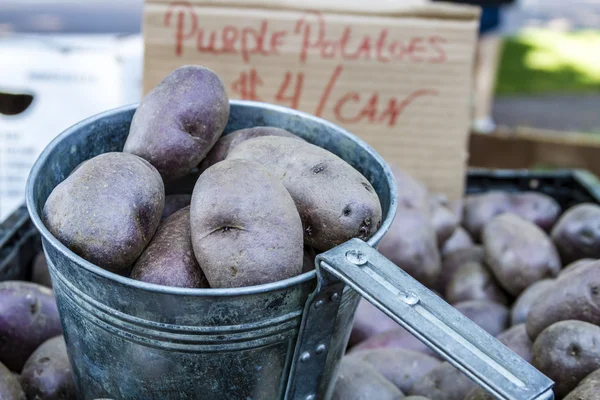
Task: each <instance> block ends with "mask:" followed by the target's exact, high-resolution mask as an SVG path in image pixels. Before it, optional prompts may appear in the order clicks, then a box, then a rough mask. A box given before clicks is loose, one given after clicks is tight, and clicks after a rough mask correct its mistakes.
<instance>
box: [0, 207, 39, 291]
mask: <svg viewBox="0 0 600 400" xmlns="http://www.w3.org/2000/svg"><path fill="white" fill-rule="evenodd" d="M41 250H42V242H41V239H40V234H39V233H38V231H37V229H36V228H35V226H33V223H32V222H31V219H29V213H28V212H27V208H25V206H22V207H19V208H18V209H17V210H16V211H15V212H14V213H12V214H11V215H10V216H9V217H8V218H7V219H6V220H5V221H4V222H2V224H0V281H8V280H29V278H30V275H31V264H32V262H33V259H34V258H35V256H36V254H38V252H40V251H41Z"/></svg>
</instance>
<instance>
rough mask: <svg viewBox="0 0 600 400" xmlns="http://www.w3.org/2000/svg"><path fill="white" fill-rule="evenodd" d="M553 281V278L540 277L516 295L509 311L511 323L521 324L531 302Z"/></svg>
mask: <svg viewBox="0 0 600 400" xmlns="http://www.w3.org/2000/svg"><path fill="white" fill-rule="evenodd" d="M553 283H554V280H553V279H542V280H541V281H537V282H536V283H534V284H533V285H531V286H529V287H528V288H527V289H525V290H524V291H523V293H521V294H520V295H519V297H517V299H516V300H515V302H514V303H513V305H512V309H511V311H510V323H511V325H518V324H523V323H525V321H527V315H528V314H529V310H530V309H531V306H532V305H533V303H534V302H535V301H536V300H537V299H538V298H540V297H542V294H543V293H544V292H545V291H546V289H548V288H549V287H550V286H552V284H553Z"/></svg>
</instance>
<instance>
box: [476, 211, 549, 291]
mask: <svg viewBox="0 0 600 400" xmlns="http://www.w3.org/2000/svg"><path fill="white" fill-rule="evenodd" d="M483 245H484V248H485V254H486V261H487V264H488V265H489V267H490V269H491V270H492V272H493V273H494V276H495V277H496V279H497V281H498V283H499V284H500V285H501V286H502V287H503V288H504V289H505V290H506V291H507V292H508V293H510V294H511V295H513V296H518V295H520V294H521V293H522V292H523V291H524V290H525V289H527V288H528V287H529V286H531V285H532V284H534V283H535V282H537V281H539V280H541V279H544V278H554V277H556V276H557V275H558V273H559V272H560V269H561V263H560V258H559V256H558V253H557V252H556V248H555V247H554V245H553V244H552V241H551V240H550V238H549V237H548V236H547V235H546V233H545V232H544V231H542V230H541V229H540V228H539V227H538V226H536V225H534V224H533V223H531V222H528V221H526V220H524V219H522V218H521V217H518V216H516V215H513V214H503V215H500V216H498V217H496V218H494V219H493V220H492V221H490V222H489V223H488V224H487V225H486V226H485V228H484V230H483Z"/></svg>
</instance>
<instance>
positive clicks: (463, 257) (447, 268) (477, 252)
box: [435, 246, 485, 295]
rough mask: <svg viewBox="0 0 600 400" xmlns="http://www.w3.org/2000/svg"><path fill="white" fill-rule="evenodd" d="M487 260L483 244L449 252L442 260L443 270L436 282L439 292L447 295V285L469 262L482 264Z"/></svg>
mask: <svg viewBox="0 0 600 400" xmlns="http://www.w3.org/2000/svg"><path fill="white" fill-rule="evenodd" d="M484 260H485V252H484V251H483V247H481V246H473V247H469V248H466V249H459V250H456V251H453V252H452V253H450V254H447V255H446V256H445V257H444V259H443V261H442V271H441V272H440V276H439V278H438V280H437V282H436V284H435V288H436V289H437V291H438V292H441V293H442V294H444V295H445V292H446V287H447V286H448V284H449V283H450V281H451V280H452V278H453V277H454V274H456V272H458V270H459V269H460V268H461V267H462V266H464V265H466V264H469V263H478V264H481V263H483V262H484Z"/></svg>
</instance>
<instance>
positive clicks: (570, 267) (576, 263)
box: [558, 258, 596, 278]
mask: <svg viewBox="0 0 600 400" xmlns="http://www.w3.org/2000/svg"><path fill="white" fill-rule="evenodd" d="M594 261H596V260H594V259H593V258H582V259H581V260H577V261H573V262H572V263H571V264H569V265H567V266H566V267H564V268H563V269H562V270H560V272H559V274H558V277H559V278H562V277H563V276H565V275H566V274H570V273H571V272H574V271H577V270H578V269H579V268H582V267H584V266H585V265H588V264H590V263H592V262H594Z"/></svg>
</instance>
